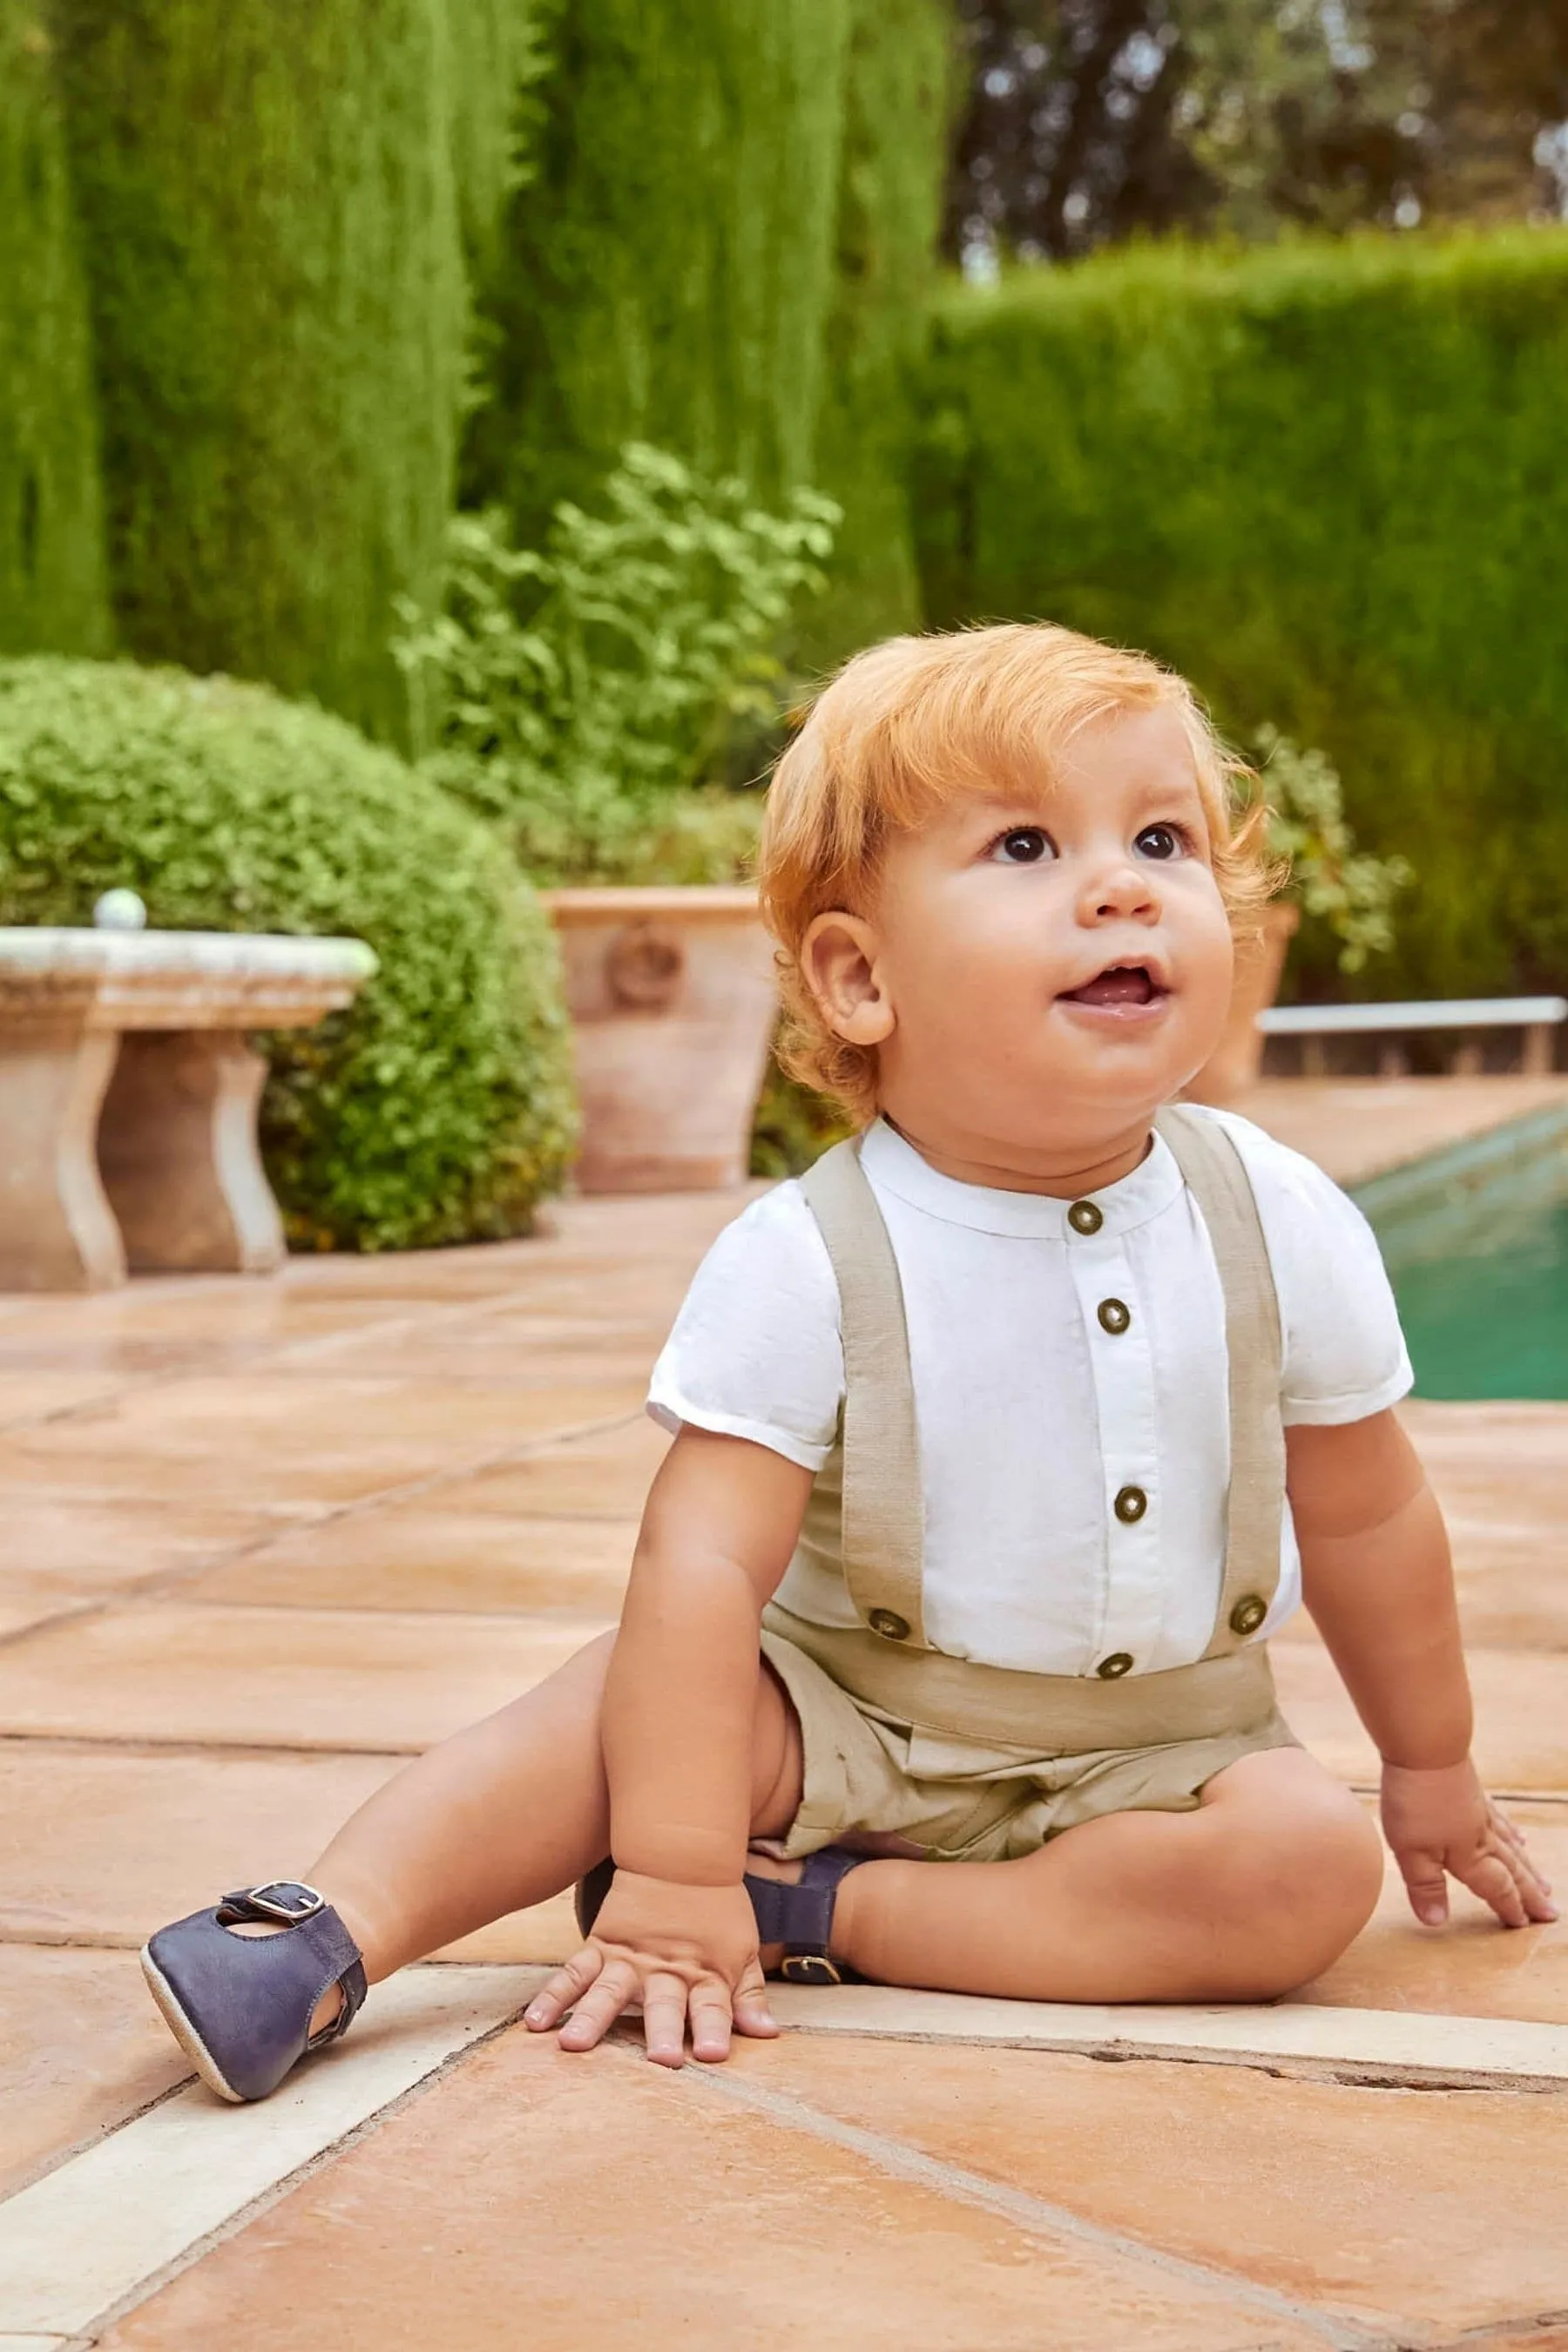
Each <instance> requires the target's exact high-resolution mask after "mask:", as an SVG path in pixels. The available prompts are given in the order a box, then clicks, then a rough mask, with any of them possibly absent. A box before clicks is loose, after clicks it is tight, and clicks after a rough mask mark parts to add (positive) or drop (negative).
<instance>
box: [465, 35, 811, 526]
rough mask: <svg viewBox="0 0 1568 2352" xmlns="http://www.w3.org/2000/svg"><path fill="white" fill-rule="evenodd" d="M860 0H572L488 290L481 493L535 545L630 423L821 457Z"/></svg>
mask: <svg viewBox="0 0 1568 2352" xmlns="http://www.w3.org/2000/svg"><path fill="white" fill-rule="evenodd" d="M850 5H851V0H573V5H571V6H569V7H564V8H562V7H560V6H559V5H556V6H555V7H553V8H552V11H551V16H552V28H551V29H550V30H549V32H548V34H547V38H548V39H549V41H550V44H551V47H552V52H553V62H552V71H551V75H550V79H549V82H548V85H547V86H546V88H545V89H544V90H543V92H542V98H543V101H544V103H543V108H542V116H541V119H540V121H539V125H538V131H537V141H536V144H535V146H534V150H533V154H532V157H531V177H530V180H529V184H528V185H527V186H525V187H524V188H522V189H521V192H520V193H519V194H517V195H516V197H515V198H514V200H513V202H512V204H511V205H510V211H509V215H508V219H507V224H506V230H505V236H504V247H503V258H502V261H501V264H500V268H499V269H498V271H497V273H496V275H495V277H494V278H493V279H492V281H491V283H490V285H489V288H488V289H487V295H486V301H485V310H486V313H487V334H488V336H489V356H490V364H489V383H488V385H487V397H486V401H485V404H484V405H483V407H482V408H481V410H480V412H479V414H478V415H476V416H475V418H474V420H473V423H472V425H471V428H470V433H469V439H468V456H467V462H466V466H465V498H466V499H467V500H468V502H470V503H473V504H476V505H482V504H488V503H490V502H492V501H499V502H500V503H501V504H503V505H505V506H507V507H508V508H510V510H511V513H512V515H513V518H514V520H515V522H516V525H517V529H518V531H519V534H520V536H521V539H522V541H524V543H531V542H532V541H534V540H536V539H537V538H538V536H539V535H540V534H541V532H542V530H543V529H544V527H545V526H546V524H547V523H548V520H549V518H550V514H551V512H552V509H553V508H554V506H555V505H556V503H557V501H558V500H559V499H563V498H574V499H586V498H587V497H589V496H591V494H592V492H593V489H594V487H595V484H596V483H597V482H598V481H599V479H600V478H602V476H603V475H604V474H605V472H606V471H607V470H608V468H609V467H611V466H612V465H613V464H614V463H615V460H616V453H617V451H618V450H619V449H620V447H621V446H622V444H623V443H625V442H626V441H629V440H642V441H648V442H653V443H656V444H657V445H658V446H660V447H662V448H667V449H670V450H673V451H674V452H675V453H676V454H677V455H678V456H679V457H683V458H685V459H686V460H687V461H688V462H689V463H690V464H692V465H694V466H696V467H698V469H699V470H700V472H702V473H705V474H709V475H721V474H731V473H733V474H738V475H740V476H742V477H743V478H744V479H745V480H746V482H747V483H748V484H749V485H750V486H751V488H752V491H753V493H754V494H755V495H756V496H757V497H758V498H759V499H763V500H764V501H768V500H772V499H774V498H776V497H777V495H778V494H779V492H780V491H781V490H785V489H789V488H794V487H795V486H796V485H797V484H800V483H802V482H805V481H809V480H810V479H811V478H812V461H813V440H814V436H815V432H816V418H817V412H818V408H819V405H820V402H821V395H822V389H823V359H824V336H823V331H824V326H825V323H826V318H827V315H828V311H829V310H830V308H831V306H832V303H833V300H834V293H835V276H834V237H835V221H836V215H837V202H838V183H839V163H840V157H841V153H842V141H843V126H844V104H845V68H846V60H847V35H848V30H849V19H850Z"/></svg>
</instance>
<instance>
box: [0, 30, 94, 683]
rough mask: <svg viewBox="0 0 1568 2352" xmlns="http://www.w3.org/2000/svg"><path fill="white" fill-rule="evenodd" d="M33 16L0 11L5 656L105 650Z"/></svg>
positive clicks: (89, 440)
mask: <svg viewBox="0 0 1568 2352" xmlns="http://www.w3.org/2000/svg"><path fill="white" fill-rule="evenodd" d="M51 65H52V59H51V54H50V43H49V37H48V34H47V30H46V27H45V23H44V17H43V11H42V6H41V5H34V0H0V386H3V387H4V389H3V392H0V652H7V653H20V652H25V651H27V650H29V649H30V648H31V647H33V646H62V647H64V648H66V649H68V650H69V651H71V652H77V653H99V652H102V651H103V650H105V649H106V647H107V646H108V644H109V641H110V622H109V602H108V583H107V578H106V573H105V567H104V550H103V516H102V510H101V500H100V487H99V471H98V419H97V413H96V410H95V407H94V404H93V391H92V365H91V357H90V352H89V335H88V322H87V303H86V290H85V287H84V284H83V279H82V272H81V262H80V256H79V251H78V241H77V227H76V218H75V212H74V208H73V205H72V203H71V194H70V185H69V179H68V170H67V163H66V150H65V140H64V135H63V131H62V128H61V123H60V115H59V107H58V98H57V95H56V91H55V88H54V82H53V76H52V72H51Z"/></svg>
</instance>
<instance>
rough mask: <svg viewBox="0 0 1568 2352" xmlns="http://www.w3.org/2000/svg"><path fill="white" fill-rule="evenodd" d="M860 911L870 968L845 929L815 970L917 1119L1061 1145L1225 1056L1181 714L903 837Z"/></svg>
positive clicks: (1216, 933)
mask: <svg viewBox="0 0 1568 2352" xmlns="http://www.w3.org/2000/svg"><path fill="white" fill-rule="evenodd" d="M824 920H825V923H829V924H830V923H831V922H832V920H833V919H832V918H826V919H824ZM857 929H858V930H859V931H860V933H861V936H860V940H859V948H860V951H861V952H860V957H859V967H858V970H857V962H856V958H855V956H854V955H853V954H852V953H851V952H850V951H849V949H848V944H847V942H843V943H842V944H841V946H840V948H839V950H838V952H837V960H835V957H834V954H833V952H832V943H831V938H830V935H826V934H825V936H824V938H823V940H822V941H821V943H820V945H819V947H818V951H817V961H816V966H815V971H816V973H817V974H818V975H820V976H822V977H825V978H826V979H827V980H828V981H829V982H830V983H831V984H830V986H829V988H828V990H827V992H826V999H827V1003H828V1007H829V1009H830V1011H831V1012H832V1014H833V1017H834V1020H835V1025H836V1026H837V1027H838V1028H840V1029H841V1030H843V1031H844V1034H857V1024H861V1025H863V1026H865V1034H864V1035H863V1036H862V1039H861V1042H865V1043H868V1044H870V1043H875V1044H876V1045H878V1051H879V1066H880V1073H881V1082H882V1098H883V1103H884V1107H885V1108H886V1109H887V1110H888V1112H889V1116H890V1117H891V1118H893V1119H894V1121H895V1123H896V1124H898V1125H899V1126H900V1127H901V1128H903V1129H905V1131H906V1132H907V1133H909V1134H910V1135H911V1136H912V1137H913V1138H915V1139H920V1138H921V1137H922V1136H929V1137H930V1138H931V1141H932V1143H933V1144H936V1145H939V1146H941V1147H942V1148H947V1149H953V1148H956V1149H958V1150H964V1149H966V1148H969V1149H973V1147H974V1146H976V1145H977V1144H985V1145H991V1146H1009V1145H1010V1146H1014V1147H1017V1148H1020V1149H1022V1150H1024V1151H1025V1152H1030V1151H1035V1150H1047V1151H1048V1150H1050V1148H1051V1147H1052V1145H1053V1144H1054V1143H1057V1142H1058V1141H1059V1142H1064V1143H1070V1142H1074V1141H1081V1142H1083V1143H1084V1144H1085V1145H1088V1146H1092V1145H1093V1144H1094V1143H1095V1142H1096V1141H1097V1140H1098V1139H1100V1137H1102V1136H1107V1135H1109V1134H1110V1133H1111V1132H1112V1131H1113V1130H1115V1129H1119V1128H1120V1127H1121V1125H1122V1124H1123V1123H1126V1122H1129V1121H1133V1122H1135V1121H1137V1120H1140V1119H1143V1118H1147V1117H1148V1116H1149V1115H1150V1114H1151V1113H1152V1111H1153V1110H1154V1109H1155V1108H1157V1107H1158V1106H1159V1104H1160V1103H1162V1102H1163V1101H1165V1100H1167V1099H1168V1098H1169V1097H1171V1096H1172V1095H1173V1094H1174V1093H1175V1092H1176V1091H1177V1090H1178V1089H1179V1088H1180V1087H1182V1086H1184V1084H1185V1083H1186V1081H1187V1079H1188V1078H1190V1077H1191V1076H1193V1075H1194V1072H1195V1071H1196V1070H1198V1068H1199V1067H1200V1066H1202V1064H1203V1063H1204V1062H1205V1060H1206V1059H1207V1058H1208V1055H1209V1054H1210V1052H1211V1051H1212V1050H1213V1047H1214V1045H1215V1042H1216V1040H1217V1038H1218V1036H1219V1033H1220V1029H1221V1027H1222V1025H1223V1024H1224V1021H1225V1017H1226V1008H1227V1005H1228V1003H1229V996H1230V982H1231V964H1232V949H1231V935H1230V926H1229V922H1228V919H1227V918H1226V911H1225V908H1224V905H1223V903H1222V901H1221V898H1220V894H1219V889H1218V886H1217V884H1216V883H1215V877H1214V870H1213V866H1212V862H1211V848H1210V842H1209V833H1208V825H1207V823H1206V820H1205V814H1204V807H1203V802H1202V800H1201V798H1200V796H1199V793H1198V787H1197V782H1196V778H1195V775H1194V768H1193V757H1192V752H1191V750H1190V748H1189V746H1188V742H1187V738H1186V735H1185V732H1184V729H1183V727H1182V724H1181V721H1180V719H1178V717H1177V716H1176V714H1175V713H1174V712H1173V711H1172V710H1168V709H1153V710H1148V711H1140V712H1136V713H1131V714H1129V715H1127V716H1125V717H1118V718H1113V719H1106V720H1104V721H1102V722H1101V723H1100V724H1099V725H1098V726H1096V727H1093V728H1090V729H1088V730H1085V731H1084V733H1083V734H1081V735H1080V736H1079V738H1078V739H1077V740H1076V741H1075V742H1074V743H1073V745H1072V746H1071V747H1070V749H1069V751H1068V754H1067V755H1066V757H1065V758H1063V759H1061V760H1059V761H1058V762H1057V763H1056V773H1055V774H1054V775H1053V776H1052V777H1051V779H1050V780H1049V781H1045V780H1042V782H1041V784H1040V785H1039V787H1038V788H1037V789H1032V788H1031V787H1029V786H1028V785H1024V786H1022V787H1020V786H1017V785H1005V786H1002V787H1000V788H999V794H998V797H996V798H995V799H985V800H976V799H966V800H963V801H959V802H957V803H954V804H953V805H952V807H950V808H948V809H946V810H944V811H943V812H942V814H940V815H939V816H938V817H937V818H936V819H935V820H934V821H933V822H932V823H931V824H930V825H929V826H928V827H927V828H926V829H925V830H923V831H922V832H921V833H920V834H918V835H906V836H903V837H901V838H900V839H899V840H898V841H897V842H896V843H895V844H894V845H893V846H892V847H891V849H890V851H889V855H888V857H887V859H886V861H885V864H884V866H883V869H882V874H881V877H880V885H879V891H878V896H877V900H876V904H875V906H874V907H873V908H870V909H869V910H868V915H867V917H866V919H865V920H864V922H863V924H862V925H860V926H858V927H857ZM824 949H826V950H829V951H828V953H827V955H826V958H824V955H823V950H824ZM857 986H858V990H859V1003H858V1008H856V1009H853V1010H852V1011H851V1013H850V1021H849V1024H848V1025H847V1024H846V1022H845V1021H844V1020H843V1019H842V1018H840V1017H839V1015H840V1013H842V1012H843V1011H844V1010H845V1007H846V1005H847V1003H848V999H849V997H851V996H853V995H854V994H855V992H856V989H857ZM879 1027H880V1029H881V1032H882V1034H880V1035H879V1036H877V1035H874V1034H871V1032H872V1031H875V1030H876V1029H878V1028H879Z"/></svg>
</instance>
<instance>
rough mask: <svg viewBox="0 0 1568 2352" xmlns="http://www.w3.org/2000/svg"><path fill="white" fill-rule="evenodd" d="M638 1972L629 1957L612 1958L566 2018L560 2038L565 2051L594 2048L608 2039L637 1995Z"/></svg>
mask: <svg viewBox="0 0 1568 2352" xmlns="http://www.w3.org/2000/svg"><path fill="white" fill-rule="evenodd" d="M636 1992H637V1970H636V1969H634V1968H633V1967H632V1965H631V1963H630V1961H629V1960H609V1961H607V1962H606V1963H605V1968H604V1969H603V1970H602V1971H601V1973H600V1975H599V1976H598V1977H596V1978H595V1981H594V1982H593V1983H592V1984H591V1985H590V1986H589V1988H588V1990H587V1991H586V1992H585V1993H584V1996H583V1998H582V2000H580V2001H578V2003H577V2005H576V2007H575V2008H574V2010H573V2011H572V2014H571V2016H570V2017H569V2018H568V2019H567V2020H566V2022H565V2024H564V2025H563V2027H562V2029H561V2031H560V2032H559V2033H558V2034H557V2035H556V2037H555V2038H556V2040H557V2041H558V2042H560V2044H561V2047H562V2049H563V2050H592V2049H593V2048H594V2046H595V2043H596V2042H602V2041H603V2040H604V2038H605V2034H606V2033H608V2032H609V2030H610V2028H611V2026H612V2025H614V2023H615V2021H616V2018H617V2017H619V2015H620V2013H621V2011H622V2010H623V2009H625V2007H626V2003H627V2002H628V2001H629V2000H631V1999H632V1998H633V1996H634V1995H635V1994H636Z"/></svg>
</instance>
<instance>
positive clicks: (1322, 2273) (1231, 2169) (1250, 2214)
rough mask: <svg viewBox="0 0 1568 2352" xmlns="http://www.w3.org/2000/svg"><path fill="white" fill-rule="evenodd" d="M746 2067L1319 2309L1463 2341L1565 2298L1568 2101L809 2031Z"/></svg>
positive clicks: (749, 2058) (754, 2053) (745, 2056)
mask: <svg viewBox="0 0 1568 2352" xmlns="http://www.w3.org/2000/svg"><path fill="white" fill-rule="evenodd" d="M739 2072H740V2074H741V2076H742V2080H746V2081H751V2080H753V2079H761V2080H765V2082H766V2083H767V2084H768V2085H769V2087H770V2088H773V2089H779V2090H782V2089H791V2090H796V2091H798V2092H799V2094H800V2095H802V2096H803V2097H804V2098H805V2099H806V2100H807V2101H808V2102H809V2103H810V2105H812V2106H813V2107H814V2108H816V2109H817V2110H820V2111H822V2112H824V2113H826V2114H828V2115H832V2116H838V2117H840V2118H841V2119H842V2120H843V2121H845V2122H847V2123H852V2124H857V2125H859V2126H863V2127H865V2128H868V2129H869V2130H872V2131H876V2132H879V2133H885V2134H887V2135H888V2136H889V2137H893V2138H896V2139H898V2140H900V2141H901V2142H904V2143H906V2144H908V2145H910V2146H913V2147H918V2148H920V2149H921V2150H922V2151H923V2152H924V2153H925V2154H927V2155H930V2156H933V2157H935V2158H938V2159H939V2160H941V2161H942V2162H945V2163H950V2164H953V2165H957V2166H961V2167H963V2168H965V2169H966V2170H971V2171H975V2172H979V2173H981V2174H983V2175H984V2176H986V2177H987V2178H990V2179H998V2180H1005V2181H1007V2182H1009V2183H1010V2184H1012V2185H1013V2186H1015V2187H1017V2188H1022V2189H1026V2190H1027V2191H1028V2192H1029V2193H1030V2194H1031V2195H1033V2196H1036V2197H1038V2198H1040V2199H1042V2200H1045V2201H1047V2202H1048V2203H1051V2204H1057V2205H1062V2206H1065V2207H1067V2208H1068V2210H1070V2211H1071V2212H1073V2213H1076V2214H1078V2215H1079V2216H1080V2217H1081V2218H1082V2219H1084V2220H1085V2221H1093V2222H1096V2223H1098V2224H1099V2225H1100V2227H1101V2228H1103V2229H1107V2230H1111V2231H1118V2232H1124V2233H1125V2234H1126V2235H1127V2236H1129V2237H1131V2238H1136V2239H1142V2240H1144V2241H1146V2242H1154V2243H1156V2244H1158V2245H1160V2246H1162V2247H1163V2248H1165V2249H1167V2250H1169V2251H1171V2252H1177V2253H1180V2254H1182V2255H1184V2256H1185V2257H1186V2258H1187V2259H1188V2260H1190V2261H1194V2262H1200V2263H1205V2264H1212V2265H1213V2266H1214V2267H1215V2269H1218V2270H1224V2271H1228V2272H1233V2273H1236V2274H1237V2275H1239V2276H1242V2277H1246V2278H1249V2279H1252V2280H1253V2281H1255V2282H1256V2283H1257V2284H1259V2285H1263V2286H1268V2287H1271V2288H1273V2289H1275V2290H1276V2291H1277V2292H1278V2293H1279V2294H1284V2295H1288V2296H1291V2297H1295V2298H1300V2300H1301V2301H1302V2302H1306V2303H1311V2304H1314V2305H1328V2306H1330V2307H1331V2308H1335V2309H1338V2310H1340V2311H1343V2312H1347V2313H1350V2314H1352V2315H1354V2316H1357V2317H1359V2318H1362V2319H1363V2320H1372V2319H1382V2320H1384V2321H1404V2322H1405V2323H1409V2322H1412V2321H1416V2322H1421V2323H1424V2331H1423V2332H1424V2333H1425V2332H1426V2331H1427V2330H1432V2331H1436V2330H1441V2331H1442V2332H1443V2334H1445V2335H1447V2334H1449V2333H1452V2334H1458V2332H1459V2331H1460V2330H1461V2329H1464V2328H1472V2327H1480V2326H1489V2325H1491V2324H1493V2323H1494V2322H1497V2321H1500V2320H1507V2319H1510V2318H1515V2317H1518V2316H1520V2315H1522V2314H1524V2313H1527V2312H1543V2311H1555V2312H1561V2311H1563V2309H1564V2308H1568V2231H1565V2230H1564V2228H1563V2217H1564V2189H1563V2181H1564V2178H1565V2176H1568V2099H1563V2098H1560V2097H1531V2096H1530V2095H1522V2096H1521V2095H1511V2094H1508V2093H1498V2092H1484V2091H1449V2092H1442V2091H1405V2090H1398V2089H1377V2090H1372V2089H1357V2088H1354V2087H1349V2086H1345V2085H1342V2084H1324V2083H1307V2082H1289V2083H1281V2082H1278V2081H1276V2080H1274V2079H1273V2078H1272V2077H1271V2076H1269V2075H1268V2074H1262V2073H1260V2072H1258V2071H1257V2070H1255V2069H1252V2068H1248V2067H1240V2066H1190V2065H1171V2064H1164V2063H1158V2062H1145V2063H1138V2064H1128V2065H1119V2066H1106V2065H1101V2064H1097V2063H1096V2062H1095V2061H1094V2060H1093V2059H1089V2058H1075V2057H1065V2056H1063V2057H1058V2056H1055V2055H1048V2054H1045V2053H1029V2054H1028V2055H1027V2056H1026V2057H1024V2058H1022V2059H1021V2058H1020V2056H1019V2054H1018V2053H1010V2052H1003V2051H986V2050H964V2049H954V2048H931V2047H928V2048H924V2049H922V2050H921V2053H920V2055H919V2061H918V2063H911V2053H910V2051H909V2050H908V2049H904V2048H900V2046H899V2044H897V2043H896V2042H858V2043H857V2042H849V2041H845V2042H840V2041H837V2040H835V2041H833V2042H828V2041H826V2040H817V2039H816V2038H814V2037H813V2036H810V2035H807V2034H801V2035H797V2036H795V2037H792V2038H791V2039H790V2040H788V2041H786V2042H781V2043H778V2044H776V2045H774V2046H773V2047H772V2048H769V2049H766V2050H761V2051H759V2050H757V2049H755V2048H754V2047H748V2048H747V2049H746V2050H744V2051H743V2052H742V2053H741V2057H740V2062H739Z"/></svg>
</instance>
